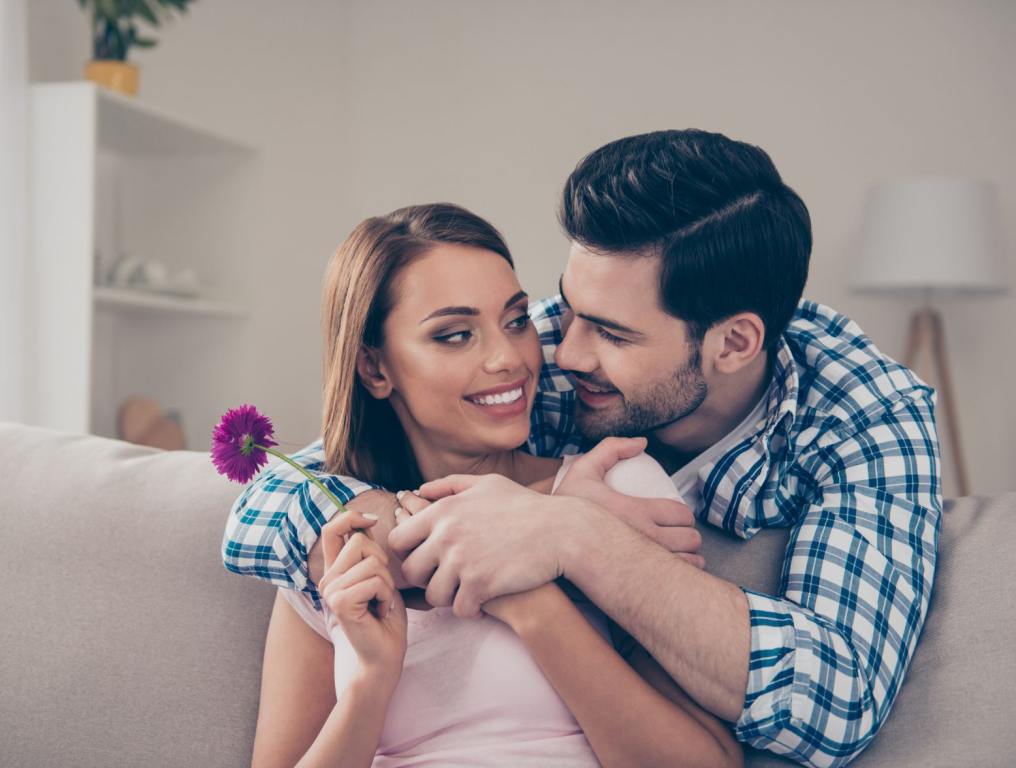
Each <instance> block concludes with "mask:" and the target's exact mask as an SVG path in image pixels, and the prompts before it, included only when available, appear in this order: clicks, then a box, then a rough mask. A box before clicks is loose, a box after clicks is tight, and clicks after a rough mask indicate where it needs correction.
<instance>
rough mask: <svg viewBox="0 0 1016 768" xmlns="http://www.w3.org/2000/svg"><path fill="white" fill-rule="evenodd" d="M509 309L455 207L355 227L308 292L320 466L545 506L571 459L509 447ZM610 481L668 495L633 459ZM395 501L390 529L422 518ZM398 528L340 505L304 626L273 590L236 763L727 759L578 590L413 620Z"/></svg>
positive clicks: (487, 230)
mask: <svg viewBox="0 0 1016 768" xmlns="http://www.w3.org/2000/svg"><path fill="white" fill-rule="evenodd" d="M527 310H528V302H527V297H526V294H525V292H524V291H522V290H521V289H520V287H519V284H518V280H517V279H516V276H515V273H514V267H513V263H512V259H511V255H510V253H509V252H508V248H507V246H506V245H505V243H504V241H503V240H502V238H501V236H500V235H499V234H498V233H497V231H496V230H495V229H494V228H493V227H492V226H490V225H489V224H488V223H487V222H485V221H484V220H482V219H480V218H478V217H476V216H474V215H473V214H471V213H470V212H468V211H466V210H464V209H462V208H459V207H457V206H452V205H447V204H438V205H429V206H414V207H410V208H403V209H400V210H398V211H395V212H393V213H392V214H389V215H388V216H383V217H376V218H371V219H367V220H366V221H364V222H362V223H361V224H360V225H359V226H357V228H356V229H355V230H354V231H353V233H352V234H351V235H350V236H349V238H348V239H347V240H346V242H345V243H344V244H343V245H342V246H341V247H340V248H339V250H338V251H337V252H336V254H335V256H334V257H333V259H332V261H331V263H330V264H329V268H328V273H327V276H326V281H325V287H324V306H323V321H324V323H325V389H324V391H325V418H324V435H323V437H324V447H325V455H326V457H327V460H326V471H328V472H329V473H336V474H342V475H349V476H354V477H359V478H363V479H365V480H369V481H371V482H374V483H377V484H379V485H382V486H384V487H385V488H391V489H395V488H416V487H419V486H420V484H421V483H423V482H425V481H427V480H431V479H434V478H438V477H443V476H446V475H449V474H456V473H470V474H480V473H490V472H497V473H500V474H503V475H505V476H507V477H509V478H511V479H512V480H515V481H516V482H519V483H523V484H527V485H529V486H531V487H532V488H533V489H534V490H538V491H541V492H546V493H550V492H553V490H554V488H555V487H556V484H557V483H559V482H560V479H561V478H562V477H563V475H564V473H565V472H566V471H567V464H568V462H567V461H566V462H562V460H560V459H551V458H541V457H536V456H532V455H530V454H528V453H525V452H523V451H521V450H519V449H518V447H519V446H520V445H522V444H523V443H525V441H526V438H527V435H528V432H529V427H530V424H529V413H530V410H531V408H532V404H533V398H534V396H535V394H536V389H537V377H538V376H539V373H540V367H541V363H542V353H541V348H540V343H539V339H538V338H537V335H536V332H535V330H534V329H533V327H532V325H531V322H530V319H529V315H528V312H527ZM612 474H613V475H614V477H615V481H616V482H618V483H620V484H626V485H630V484H631V483H633V482H634V483H637V484H639V485H640V486H641V487H642V488H643V491H644V492H646V491H648V495H668V494H670V495H673V494H674V490H673V486H672V484H671V483H670V481H669V478H667V476H666V474H665V473H664V472H663V470H662V469H661V468H660V467H659V465H657V464H656V463H655V462H654V461H653V460H652V459H650V458H649V457H648V456H646V455H645V454H640V455H639V456H638V457H633V458H632V459H629V460H626V461H623V462H621V464H619V465H618V467H616V468H615V469H614V470H613V471H612ZM401 499H402V505H403V507H404V508H406V510H407V511H406V512H405V514H410V513H411V512H412V511H414V510H416V511H418V509H419V508H420V507H421V506H422V505H424V504H425V502H423V501H422V500H420V499H417V498H415V497H414V496H412V495H408V496H407V495H402V496H401ZM395 523H396V520H395V518H394V514H392V515H389V516H387V517H384V518H382V519H380V520H379V519H378V518H377V517H373V519H370V518H368V517H365V516H364V515H360V514H357V513H354V512H349V513H347V514H345V515H339V516H337V517H336V518H335V519H334V520H333V521H332V522H330V523H329V524H328V525H327V526H325V529H324V530H322V536H321V544H322V547H323V550H324V561H325V570H324V575H323V577H322V578H321V579H320V580H319V583H318V585H317V588H318V591H319V593H320V594H321V596H322V600H323V608H322V610H321V611H316V610H314V609H313V608H312V607H311V605H310V603H309V600H308V599H307V596H306V595H305V594H304V593H296V592H293V591H290V590H280V591H279V598H280V599H277V600H276V606H275V610H274V612H273V616H272V622H271V624H270V626H269V633H268V641H267V642H266V649H265V667H264V672H263V683H262V698H261V711H260V713H259V718H258V726H257V734H256V736H255V747H254V765H255V766H258V767H260V766H268V765H291V764H292V763H293V762H294V760H297V759H299V762H298V763H297V764H298V765H300V766H315V765H343V766H347V765H348V766H367V765H373V766H389V765H392V766H394V765H510V766H523V765H539V766H546V765H554V766H558V765H560V766H572V765H574V766H589V765H597V764H603V765H623V766H631V765H689V766H690V765H695V766H698V765H710V766H730V765H740V764H741V753H740V749H739V747H738V745H737V743H736V742H735V741H734V739H733V738H732V736H731V734H730V733H729V731H728V730H727V729H726V728H725V727H724V726H723V725H722V724H721V723H720V722H719V721H718V720H716V718H714V717H713V716H712V715H710V714H708V713H706V712H705V711H703V710H702V709H701V708H699V707H698V706H697V705H696V704H694V702H692V701H691V700H690V699H689V698H688V697H687V696H686V695H685V694H684V693H683V692H682V691H681V690H680V689H679V688H678V687H677V686H676V685H675V684H674V683H673V681H672V680H671V679H670V678H669V677H668V676H667V674H666V673H665V672H664V671H663V670H662V668H660V666H659V665H658V664H657V663H656V662H655V661H654V660H653V659H652V658H651V657H649V656H648V654H646V653H645V651H644V650H642V649H640V648H637V649H636V650H635V652H634V653H632V654H631V655H630V656H629V658H628V660H627V661H626V660H625V659H623V658H622V657H621V656H619V655H618V654H617V652H616V651H615V650H614V648H613V646H612V645H611V643H610V640H609V636H608V630H607V623H606V618H605V617H604V616H603V614H602V613H601V612H600V611H599V610H598V609H597V608H596V607H595V606H593V605H592V604H590V603H589V602H588V601H585V600H584V599H582V596H581V595H576V600H575V601H573V600H572V599H570V598H569V597H568V596H567V595H566V594H565V593H564V592H563V591H562V589H561V587H559V586H558V585H557V584H555V583H552V584H547V585H545V586H543V587H540V588H539V589H535V590H532V591H530V592H526V593H520V594H516V595H508V596H504V597H499V598H497V599H495V600H490V601H488V602H487V603H485V604H484V606H483V610H484V613H485V615H484V616H483V617H482V618H481V619H479V620H460V619H456V618H455V617H454V616H453V615H452V613H451V609H450V608H430V607H429V606H428V605H427V604H426V600H425V596H424V594H423V593H422V592H421V590H418V589H410V588H408V585H407V584H406V582H405V580H404V579H403V578H402V575H401V571H400V569H399V563H398V561H397V559H396V558H395V557H394V556H391V555H390V554H389V553H387V552H386V551H385V549H384V548H383V547H382V546H380V545H379V544H378V542H383V541H384V540H385V537H384V533H385V532H387V530H390V528H391V527H392V526H393V525H394V524H395ZM365 531H372V533H373V538H372V537H371V536H368V535H367V534H366V533H365ZM325 665H328V668H330V669H331V671H332V673H333V675H331V676H326V675H324V674H322V669H323V668H324V667H325ZM332 677H334V679H332ZM336 694H338V698H337V699H336V696H335V695H336ZM308 715H309V716H308Z"/></svg>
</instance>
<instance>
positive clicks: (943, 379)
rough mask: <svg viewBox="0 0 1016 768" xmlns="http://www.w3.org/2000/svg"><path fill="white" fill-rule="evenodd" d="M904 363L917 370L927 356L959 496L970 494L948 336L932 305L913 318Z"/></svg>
mask: <svg viewBox="0 0 1016 768" xmlns="http://www.w3.org/2000/svg"><path fill="white" fill-rule="evenodd" d="M906 350H907V351H906V358H905V361H904V362H905V363H906V366H907V367H908V368H910V369H911V370H914V366H915V364H916V363H917V361H918V360H919V359H920V357H921V356H923V355H927V359H928V360H929V362H930V365H931V366H932V370H933V373H934V375H935V377H936V379H937V384H938V387H937V391H938V404H937V406H936V409H937V410H938V412H939V413H942V414H944V415H945V424H946V429H947V430H948V432H949V444H950V446H951V448H952V457H953V464H954V465H955V468H956V489H957V494H958V495H959V496H966V495H967V493H968V492H969V488H970V486H969V484H968V482H967V468H966V463H965V461H964V459H963V444H962V443H961V442H960V430H959V419H958V418H957V416H956V405H955V403H956V401H955V399H954V397H953V388H952V379H951V378H950V376H949V359H948V357H947V356H946V352H945V333H944V331H943V330H942V316H941V315H940V314H939V313H938V311H937V310H936V309H934V308H932V307H931V306H929V305H925V306H923V307H921V308H920V309H918V310H915V311H914V313H913V314H912V315H911V316H910V331H909V333H908V334H907V347H906Z"/></svg>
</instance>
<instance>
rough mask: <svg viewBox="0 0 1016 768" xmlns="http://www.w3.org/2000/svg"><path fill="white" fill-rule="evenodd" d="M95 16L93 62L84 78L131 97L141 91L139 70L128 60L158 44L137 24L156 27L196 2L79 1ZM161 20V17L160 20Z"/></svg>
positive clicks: (185, 0)
mask: <svg viewBox="0 0 1016 768" xmlns="http://www.w3.org/2000/svg"><path fill="white" fill-rule="evenodd" d="M78 2H79V3H80V4H81V7H82V8H83V9H85V10H91V14H92V59H91V60H90V61H89V62H88V63H87V64H86V65H85V77H86V78H88V79H89V80H92V81H93V82H96V83H98V84H99V85H103V86H105V87H107V88H111V89H113V90H115V91H120V92H121V93H126V94H129V95H131V96H133V95H134V94H136V93H137V92H138V68H137V66H136V65H134V64H131V63H130V62H128V61H127V53H128V52H129V51H130V49H131V48H132V47H134V46H137V47H138V48H151V47H152V46H154V45H155V43H156V41H155V40H154V39H152V38H150V37H142V36H141V34H140V33H139V31H138V27H137V21H139V20H140V21H144V22H147V23H148V24H150V25H152V26H153V27H157V26H159V24H160V23H161V22H162V21H163V20H166V19H168V18H170V17H172V15H173V14H174V12H177V11H179V12H180V13H185V12H186V11H187V5H188V4H189V3H191V2H193V0H78ZM160 17H161V18H160Z"/></svg>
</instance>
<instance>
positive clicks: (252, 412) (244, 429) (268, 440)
mask: <svg viewBox="0 0 1016 768" xmlns="http://www.w3.org/2000/svg"><path fill="white" fill-rule="evenodd" d="M274 432H275V427H273V426H272V421H271V419H269V418H268V417H267V416H264V415H262V414H260V413H258V409H257V408H255V407H254V406H253V405H248V404H245V405H241V406H240V407H239V408H230V409H229V410H228V411H226V414H225V415H224V416H223V417H222V419H220V420H219V423H218V425H217V426H216V427H215V429H214V430H213V431H212V463H213V464H214V465H215V468H216V469H217V470H218V471H219V474H222V475H225V476H226V477H228V478H229V479H230V480H232V481H233V482H236V483H246V482H247V481H248V480H250V479H251V478H252V477H254V475H256V474H257V473H258V472H260V471H261V468H262V467H263V466H264V465H265V464H267V463H268V454H271V455H272V456H275V457H276V458H278V459H282V461H284V462H286V463H287V464H289V465H290V466H291V467H293V468H294V469H296V470H297V471H299V472H301V473H302V474H303V475H304V477H306V478H307V479H308V480H310V481H311V482H312V483H314V485H316V486H317V487H318V488H320V489H321V492H322V493H324V495H325V496H327V497H328V498H329V499H330V500H331V502H332V503H333V504H334V505H335V506H336V507H337V508H338V510H339V512H345V511H346V508H345V507H344V506H343V504H342V502H341V501H340V500H339V498H338V497H337V496H336V495H335V494H334V493H332V492H331V491H330V490H328V488H326V487H325V484H324V483H322V482H321V481H320V480H319V479H318V478H316V477H315V476H314V475H312V474H311V473H310V472H308V471H307V469H306V468H305V467H301V466H300V465H299V464H297V463H296V462H295V461H293V460H292V459H291V458H289V457H288V456H287V455H286V454H284V453H282V452H281V451H275V450H272V446H274V445H278V443H277V442H275V441H274V440H272V436H273V433H274Z"/></svg>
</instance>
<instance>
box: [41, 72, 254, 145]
mask: <svg viewBox="0 0 1016 768" xmlns="http://www.w3.org/2000/svg"><path fill="white" fill-rule="evenodd" d="M32 87H33V88H34V89H37V90H38V91H39V92H40V93H53V94H56V93H63V94H70V93H80V94H82V96H83V97H84V98H89V99H93V100H94V102H95V122H96V134H97V142H98V145H99V147H100V148H102V149H105V150H109V151H111V152H115V153H118V154H121V155H134V156H162V155H183V154H188V155H207V154H220V155H221V154H250V153H253V152H255V151H256V150H255V149H254V147H251V146H250V145H248V144H245V143H243V142H241V141H237V140H236V139H233V138H229V137H226V136H223V135H221V134H219V133H217V132H215V131H211V130H209V129H207V128H202V127H201V126H198V125H195V124H193V123H191V122H189V121H187V120H182V119H180V118H178V117H175V116H173V115H170V114H168V113H166V112H163V111H162V110H159V109H156V108H154V107H151V106H148V105H146V104H144V103H142V102H139V101H138V100H137V99H136V98H131V97H129V96H124V95H122V94H119V93H116V92H115V91H111V90H109V89H107V88H103V87H101V86H98V85H95V84H94V83H90V82H88V81H84V80H79V81H70V82H58V83H39V84H36V85H34V86H32Z"/></svg>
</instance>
